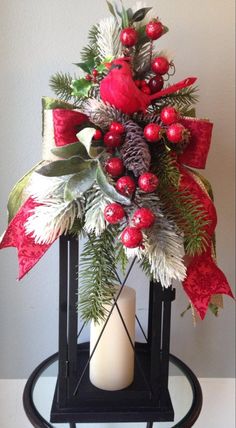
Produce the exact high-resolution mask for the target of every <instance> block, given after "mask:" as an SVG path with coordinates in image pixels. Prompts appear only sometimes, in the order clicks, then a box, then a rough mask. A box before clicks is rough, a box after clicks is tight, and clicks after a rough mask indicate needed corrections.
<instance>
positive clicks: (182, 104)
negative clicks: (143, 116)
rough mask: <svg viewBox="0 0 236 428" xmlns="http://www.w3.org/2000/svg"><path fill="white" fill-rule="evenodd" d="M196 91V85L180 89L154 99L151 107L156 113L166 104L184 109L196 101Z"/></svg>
mask: <svg viewBox="0 0 236 428" xmlns="http://www.w3.org/2000/svg"><path fill="white" fill-rule="evenodd" d="M197 91H198V88H197V87H196V86H190V87H188V88H183V89H180V90H179V91H177V92H174V93H173V94H169V95H167V96H165V97H162V98H159V99H157V100H155V101H154V103H153V108H154V109H155V111H156V113H158V112H160V111H161V109H162V108H163V107H165V106H167V105H168V106H169V105H171V106H175V107H176V108H178V109H179V110H180V111H181V110H182V109H186V107H188V108H189V107H191V106H192V105H194V104H196V103H197V101H198V95H197Z"/></svg>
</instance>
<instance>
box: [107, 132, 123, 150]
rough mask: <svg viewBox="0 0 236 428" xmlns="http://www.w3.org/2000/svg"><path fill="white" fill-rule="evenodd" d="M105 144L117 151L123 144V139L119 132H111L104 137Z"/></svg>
mask: <svg viewBox="0 0 236 428" xmlns="http://www.w3.org/2000/svg"><path fill="white" fill-rule="evenodd" d="M104 144H105V146H107V147H108V148H109V149H115V148H116V147H119V146H120V145H121V144H122V138H121V135H120V134H117V132H113V131H109V132H107V133H106V134H105V135H104Z"/></svg>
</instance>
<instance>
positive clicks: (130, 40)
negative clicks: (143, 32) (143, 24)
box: [120, 27, 138, 48]
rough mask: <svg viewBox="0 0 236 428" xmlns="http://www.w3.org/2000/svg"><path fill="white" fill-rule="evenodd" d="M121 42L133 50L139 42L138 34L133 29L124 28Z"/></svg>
mask: <svg viewBox="0 0 236 428" xmlns="http://www.w3.org/2000/svg"><path fill="white" fill-rule="evenodd" d="M120 41H121V43H122V45H124V46H127V47H128V48H131V47H132V46H134V45H136V43H137V41H138V32H137V31H136V30H135V29H134V28H132V27H127V28H124V29H123V30H122V31H121V33H120Z"/></svg>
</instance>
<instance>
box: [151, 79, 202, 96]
mask: <svg viewBox="0 0 236 428" xmlns="http://www.w3.org/2000/svg"><path fill="white" fill-rule="evenodd" d="M196 80H197V77H187V79H184V80H181V82H178V83H175V84H174V85H171V86H169V87H168V88H166V89H163V90H162V91H160V92H156V93H155V94H152V95H150V99H151V101H152V100H156V99H157V98H161V97H165V96H166V95H169V94H173V93H174V92H177V91H179V90H180V89H183V88H187V86H190V85H193V83H195V82H196Z"/></svg>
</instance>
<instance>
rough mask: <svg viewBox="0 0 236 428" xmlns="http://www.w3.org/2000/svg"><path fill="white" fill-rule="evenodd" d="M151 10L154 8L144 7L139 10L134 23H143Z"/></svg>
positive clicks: (133, 18)
mask: <svg viewBox="0 0 236 428" xmlns="http://www.w3.org/2000/svg"><path fill="white" fill-rule="evenodd" d="M151 9H152V7H143V8H142V9H139V10H137V12H135V14H134V15H133V17H132V22H139V21H142V20H143V19H144V18H145V16H146V15H147V14H148V12H149V11H150V10H151Z"/></svg>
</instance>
